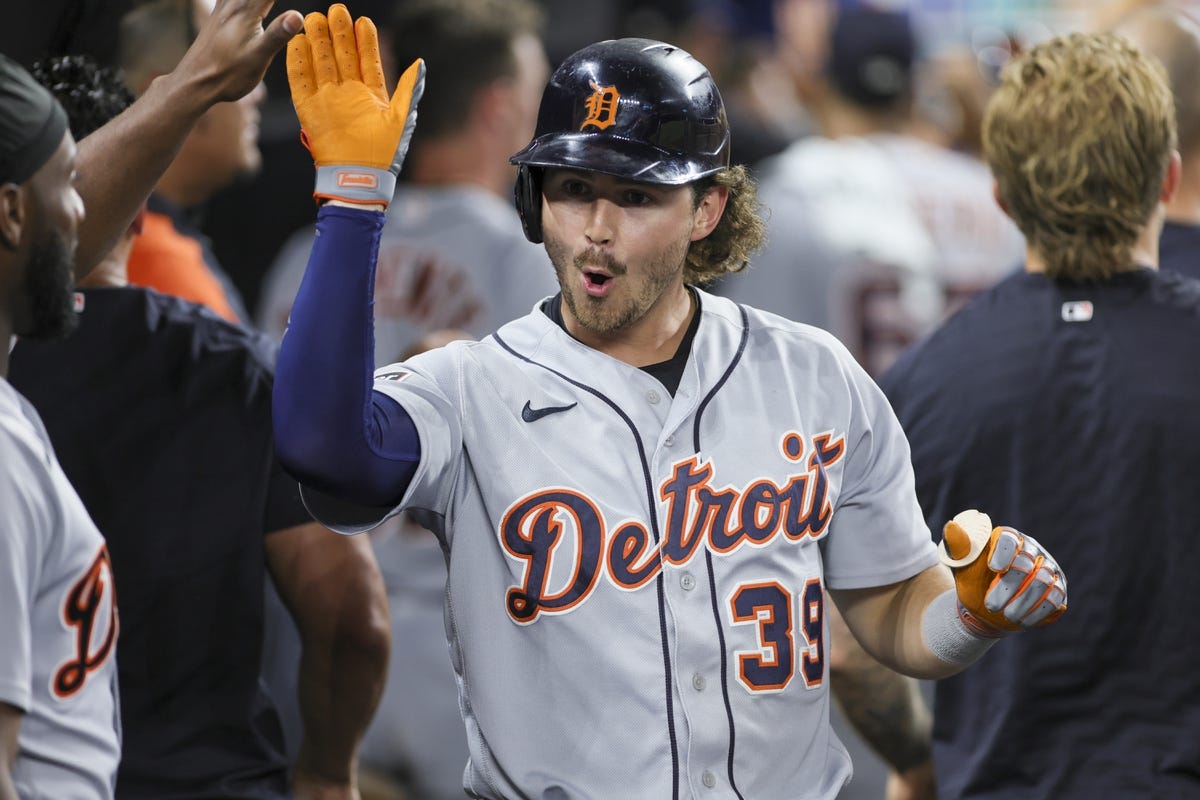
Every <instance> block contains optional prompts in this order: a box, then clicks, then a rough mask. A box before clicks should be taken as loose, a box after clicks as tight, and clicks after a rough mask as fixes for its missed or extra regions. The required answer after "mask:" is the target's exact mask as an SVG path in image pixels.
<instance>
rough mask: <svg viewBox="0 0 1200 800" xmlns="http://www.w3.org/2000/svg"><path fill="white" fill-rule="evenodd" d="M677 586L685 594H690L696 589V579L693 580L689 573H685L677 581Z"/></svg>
mask: <svg viewBox="0 0 1200 800" xmlns="http://www.w3.org/2000/svg"><path fill="white" fill-rule="evenodd" d="M679 585H680V586H682V587H683V590H684V591H685V592H690V591H691V590H692V589H695V588H696V579H695V578H693V577H692V576H691V575H690V574H689V573H686V572H685V573H684V574H683V577H682V578H680V579H679Z"/></svg>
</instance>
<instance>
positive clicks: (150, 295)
mask: <svg viewBox="0 0 1200 800" xmlns="http://www.w3.org/2000/svg"><path fill="white" fill-rule="evenodd" d="M138 291H139V292H140V294H141V302H142V303H143V304H144V307H145V314H146V323H147V325H148V326H149V327H150V328H151V330H154V331H156V332H159V333H161V334H162V335H164V337H167V338H170V339H172V340H173V341H174V342H176V343H177V345H178V346H181V347H187V348H188V351H189V353H190V354H191V356H192V357H193V358H195V359H196V360H205V359H209V360H211V359H212V358H214V357H217V356H224V357H226V358H232V359H233V360H235V361H237V362H239V363H246V364H248V365H250V366H252V367H254V368H259V369H264V370H267V371H273V369H274V365H275V357H276V353H277V347H276V345H275V343H274V341H273V340H272V339H271V338H270V337H269V336H267V335H266V334H264V333H262V332H261V331H258V330H256V329H254V328H251V327H249V326H248V325H240V324H237V323H233V322H230V321H229V320H227V319H224V318H223V317H221V316H218V315H217V314H216V313H214V312H213V311H212V310H211V309H210V308H208V307H207V306H203V305H200V304H199V303H193V302H191V301H190V300H184V299H182V298H179V297H174V296H172V295H167V294H163V293H161V292H158V291H155V290H154V289H144V288H139V289H138Z"/></svg>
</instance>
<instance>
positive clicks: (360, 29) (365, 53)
mask: <svg viewBox="0 0 1200 800" xmlns="http://www.w3.org/2000/svg"><path fill="white" fill-rule="evenodd" d="M354 38H355V40H356V41H357V42H358V70H359V73H360V74H361V75H362V82H363V83H365V84H366V85H367V88H368V89H370V90H371V93H372V94H374V95H375V96H376V97H378V98H379V100H380V104H381V105H382V104H384V103H386V102H387V101H388V96H387V87H386V86H385V85H384V78H383V58H382V57H381V56H380V54H379V32H378V31H377V30H376V28H375V23H374V22H372V21H371V20H370V19H369V18H368V17H359V18H358V19H357V20H355V22H354Z"/></svg>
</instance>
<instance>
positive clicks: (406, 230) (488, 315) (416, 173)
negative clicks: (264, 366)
mask: <svg viewBox="0 0 1200 800" xmlns="http://www.w3.org/2000/svg"><path fill="white" fill-rule="evenodd" d="M539 22H540V18H539V15H538V13H537V9H536V7H535V6H533V5H532V4H531V3H529V2H527V0H522V1H521V2H509V1H508V0H410V2H405V3H403V4H401V5H399V6H397V9H396V17H395V18H394V19H393V20H391V24H389V25H388V26H387V28H388V31H387V36H388V38H389V40H390V41H391V43H392V47H391V49H392V53H391V59H390V61H391V63H392V64H399V65H404V66H407V65H408V64H409V63H411V62H412V61H413V60H414V59H415V58H417V57H420V58H423V59H425V64H426V69H427V73H426V75H427V77H426V84H425V94H424V96H423V97H422V99H421V103H420V106H419V109H418V113H419V114H420V118H421V124H420V125H419V126H418V127H417V131H416V133H415V134H414V136H413V141H412V145H411V147H410V149H409V153H408V156H407V158H406V159H405V164H404V170H403V172H402V173H401V175H400V179H401V180H400V183H399V184H398V185H397V187H396V194H395V196H394V198H393V199H392V202H391V205H390V206H389V207H388V220H387V224H386V225H385V226H384V229H383V237H382V241H381V243H380V247H379V263H378V267H377V273H376V287H375V352H376V353H377V354H378V357H379V358H380V359H381V364H388V363H392V362H393V361H394V360H395V358H396V356H397V355H398V354H399V353H401V352H403V351H405V350H407V349H409V348H411V347H412V346H413V345H414V344H416V342H417V341H418V340H419V339H420V338H421V337H422V336H424V335H425V334H427V333H430V332H432V331H435V330H439V329H444V328H460V329H463V330H465V331H467V332H468V333H470V334H471V335H472V336H475V337H481V336H484V335H486V334H488V333H490V332H491V331H492V330H494V329H495V328H497V327H499V326H500V325H502V324H503V323H505V322H507V321H509V320H511V319H515V318H516V317H519V316H522V315H524V314H525V313H527V312H528V311H529V309H531V308H532V307H533V305H534V303H535V302H537V301H538V300H540V299H542V298H543V297H546V296H548V295H551V294H554V292H555V291H556V289H555V287H556V285H557V284H556V282H555V278H554V271H553V268H552V267H551V266H550V261H549V259H548V258H547V257H546V253H545V251H544V250H543V248H541V247H540V246H538V245H534V244H532V243H530V242H529V241H527V240H526V239H525V236H524V234H523V233H522V231H521V225H520V221H519V219H518V217H517V212H516V210H515V208H514V207H513V202H512V185H513V180H514V178H515V174H516V173H515V169H514V168H513V167H512V166H510V165H509V163H508V157H509V156H510V155H512V154H513V153H515V152H516V151H517V150H519V149H521V147H522V146H523V145H524V143H525V142H527V141H528V140H529V138H530V136H532V133H533V126H534V122H535V119H536V115H537V107H538V103H539V101H540V99H541V90H542V85H543V84H544V82H545V79H546V76H547V75H548V74H549V68H548V66H547V63H546V56H545V53H544V51H543V49H542V45H541V42H540V40H539V38H538V26H539ZM297 146H299V145H297ZM312 239H313V229H312V228H308V229H306V230H304V231H302V232H300V233H298V234H296V235H295V236H293V237H292V239H291V240H289V242H288V243H287V245H286V246H285V247H284V249H283V251H282V252H281V253H280V256H279V258H278V260H277V261H276V263H275V264H274V265H273V266H272V267H271V270H270V272H269V274H268V277H267V279H266V281H265V283H264V285H263V291H262V304H261V306H260V310H259V315H258V319H259V323H260V325H261V326H262V328H263V330H265V331H267V332H268V333H270V334H272V335H274V336H276V337H278V336H281V335H282V334H283V330H284V327H285V325H286V323H287V318H288V313H289V312H290V310H291V305H292V299H293V298H294V297H295V295H296V290H297V289H298V288H299V286H300V279H301V278H302V277H303V275H304V268H305V265H306V264H307V263H308V255H309V252H310V251H311V249H312Z"/></svg>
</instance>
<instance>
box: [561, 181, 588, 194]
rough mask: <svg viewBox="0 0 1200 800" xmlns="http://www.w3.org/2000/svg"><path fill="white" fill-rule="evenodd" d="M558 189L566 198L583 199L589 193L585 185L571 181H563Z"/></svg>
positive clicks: (581, 182)
mask: <svg viewBox="0 0 1200 800" xmlns="http://www.w3.org/2000/svg"><path fill="white" fill-rule="evenodd" d="M560 188H561V189H562V193H563V194H565V195H567V196H568V197H584V196H585V195H587V194H588V192H589V191H590V189H589V187H588V185H587V184H586V183H584V182H583V181H578V180H573V179H567V180H565V181H563V182H562V185H561V187H560Z"/></svg>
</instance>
